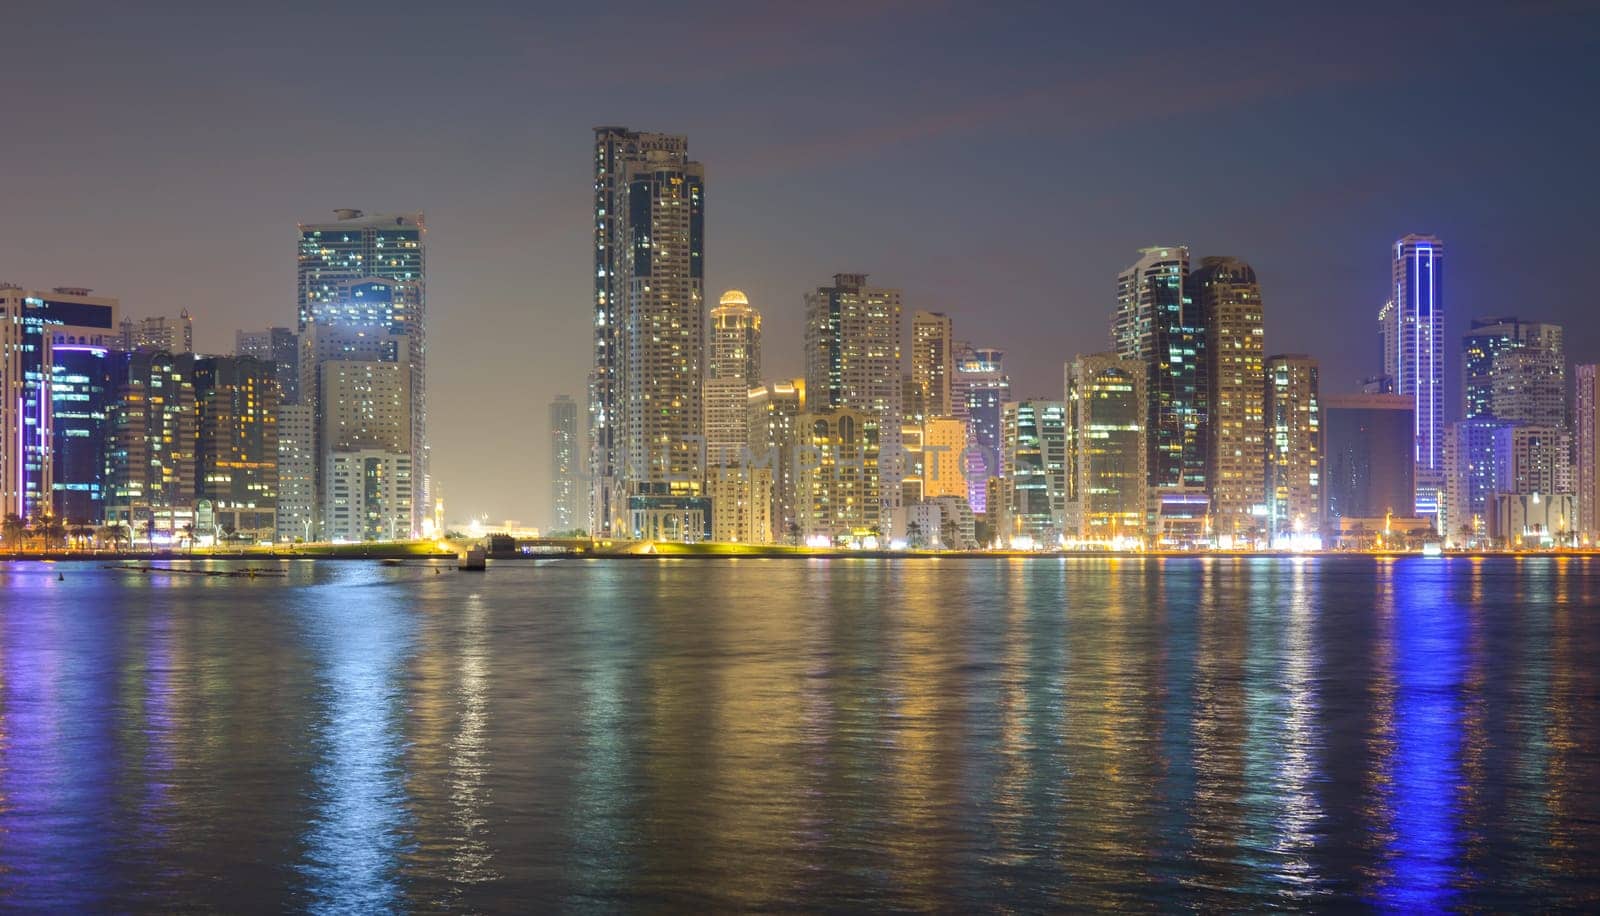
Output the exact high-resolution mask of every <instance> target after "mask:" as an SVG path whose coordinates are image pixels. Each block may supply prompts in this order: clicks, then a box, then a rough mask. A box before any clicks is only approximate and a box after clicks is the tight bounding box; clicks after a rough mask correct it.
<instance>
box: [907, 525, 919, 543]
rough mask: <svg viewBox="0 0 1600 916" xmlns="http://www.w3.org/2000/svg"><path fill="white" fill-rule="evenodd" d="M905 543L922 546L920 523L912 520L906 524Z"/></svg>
mask: <svg viewBox="0 0 1600 916" xmlns="http://www.w3.org/2000/svg"><path fill="white" fill-rule="evenodd" d="M906 543H907V544H910V545H911V546H912V547H921V546H922V523H921V522H912V523H911V524H909V525H907V526H906Z"/></svg>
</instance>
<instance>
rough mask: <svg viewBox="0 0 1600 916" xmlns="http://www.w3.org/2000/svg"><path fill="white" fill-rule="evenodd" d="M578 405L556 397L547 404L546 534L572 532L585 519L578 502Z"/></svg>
mask: <svg viewBox="0 0 1600 916" xmlns="http://www.w3.org/2000/svg"><path fill="white" fill-rule="evenodd" d="M578 442H579V440H578V402H577V401H574V400H573V399H572V398H571V396H569V395H565V394H563V395H558V396H557V397H556V399H555V400H553V401H551V402H550V530H551V531H572V530H574V529H576V528H580V527H582V526H583V525H584V523H585V520H586V519H587V515H586V514H585V513H583V512H582V510H581V507H580V506H579V502H578V460H579V451H578Z"/></svg>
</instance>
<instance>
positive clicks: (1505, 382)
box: [1461, 317, 1567, 429]
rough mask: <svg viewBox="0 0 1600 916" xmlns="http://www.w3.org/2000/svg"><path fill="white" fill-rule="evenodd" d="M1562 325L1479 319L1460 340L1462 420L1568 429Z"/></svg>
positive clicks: (1515, 319)
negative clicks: (1478, 419) (1493, 421)
mask: <svg viewBox="0 0 1600 916" xmlns="http://www.w3.org/2000/svg"><path fill="white" fill-rule="evenodd" d="M1563 336H1564V335H1563V334H1562V330H1561V326H1560V325H1557V324H1550V323H1549V322H1543V321H1522V320H1520V319H1518V318H1514V317H1507V318H1478V319H1474V320H1473V322H1472V327H1471V329H1470V330H1469V331H1468V332H1467V334H1466V336H1465V337H1463V338H1462V340H1461V388H1462V408H1463V409H1462V417H1463V418H1465V419H1469V420H1470V419H1474V418H1476V417H1493V418H1495V419H1497V420H1512V421H1515V422H1518V423H1531V424H1533V425H1536V426H1548V427H1552V428H1555V429H1566V428H1567V400H1566V398H1567V357H1566V349H1565V347H1564V346H1563V343H1562V339H1563Z"/></svg>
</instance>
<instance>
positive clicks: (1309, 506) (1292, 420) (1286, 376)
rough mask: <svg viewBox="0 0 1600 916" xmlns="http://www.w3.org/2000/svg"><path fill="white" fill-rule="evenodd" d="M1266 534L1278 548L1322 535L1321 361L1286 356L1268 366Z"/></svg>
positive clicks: (1270, 360)
mask: <svg viewBox="0 0 1600 916" xmlns="http://www.w3.org/2000/svg"><path fill="white" fill-rule="evenodd" d="M1266 375H1267V388H1266V392H1267V397H1266V407H1265V412H1266V422H1267V467H1266V492H1265V494H1264V495H1265V502H1266V506H1267V533H1268V536H1269V537H1270V538H1271V539H1272V540H1273V542H1274V543H1277V542H1278V541H1279V540H1280V539H1283V538H1286V537H1289V536H1291V535H1313V536H1314V535H1317V534H1318V533H1319V532H1320V531H1321V530H1322V407H1321V404H1320V403H1319V402H1318V401H1319V396H1320V395H1319V391H1318V387H1319V380H1318V369H1317V361H1316V360H1314V359H1312V358H1311V357H1309V356H1306V355H1304V354H1298V353H1296V354H1284V355H1281V356H1273V357H1269V358H1268V359H1267V361H1266Z"/></svg>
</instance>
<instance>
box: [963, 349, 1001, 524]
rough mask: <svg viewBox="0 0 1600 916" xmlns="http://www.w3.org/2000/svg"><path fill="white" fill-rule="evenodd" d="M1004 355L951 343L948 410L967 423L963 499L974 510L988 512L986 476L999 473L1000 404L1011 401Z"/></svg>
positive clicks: (993, 475)
mask: <svg viewBox="0 0 1600 916" xmlns="http://www.w3.org/2000/svg"><path fill="white" fill-rule="evenodd" d="M1005 355H1006V353H1005V351H1004V350H1001V349H999V348H996V347H974V346H972V345H971V344H968V343H966V342H964V341H963V342H961V343H958V344H956V345H955V375H954V377H953V379H952V380H951V384H950V401H951V404H950V410H951V414H952V415H953V416H955V418H956V419H958V420H961V421H963V422H965V423H966V424H967V458H966V462H965V464H964V471H965V476H966V478H967V502H968V504H969V505H971V506H972V511H973V512H978V513H984V512H987V511H988V491H989V479H990V478H991V477H999V476H1000V473H1001V455H1000V452H1001V449H1000V440H1001V431H1000V420H1001V407H1002V405H1004V404H1005V402H1007V401H1009V400H1011V377H1010V376H1009V375H1007V374H1006V369H1005Z"/></svg>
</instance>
